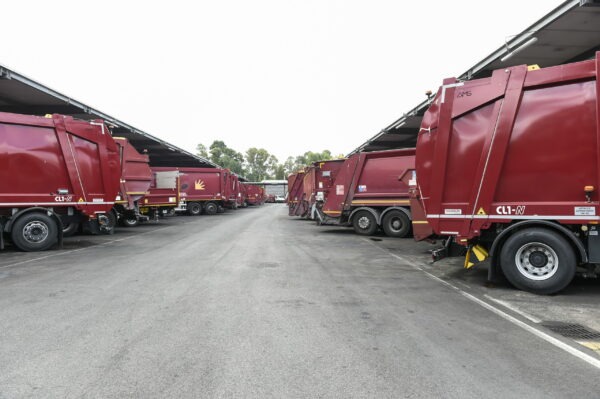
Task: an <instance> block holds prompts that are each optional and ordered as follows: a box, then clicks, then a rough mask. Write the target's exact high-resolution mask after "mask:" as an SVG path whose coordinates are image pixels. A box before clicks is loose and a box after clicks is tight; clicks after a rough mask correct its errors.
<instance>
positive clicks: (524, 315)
mask: <svg viewBox="0 0 600 399" xmlns="http://www.w3.org/2000/svg"><path fill="white" fill-rule="evenodd" d="M483 296H484V297H486V298H487V299H489V300H490V301H493V302H496V303H497V304H500V305H502V306H504V307H505V308H507V309H510V310H512V311H513V312H515V313H517V314H519V315H521V316H523V317H524V318H526V319H527V320H529V321H530V322H532V323H535V324H539V323H541V322H542V321H541V320H540V319H538V318H537V317H533V316H532V315H530V314H529V313H526V312H523V311H522V310H521V309H519V308H517V307H516V306H513V305H511V304H510V303H508V302H506V301H502V300H500V299H496V298H493V297H491V296H489V295H488V294H483Z"/></svg>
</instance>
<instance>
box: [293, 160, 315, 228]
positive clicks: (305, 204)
mask: <svg viewBox="0 0 600 399" xmlns="http://www.w3.org/2000/svg"><path fill="white" fill-rule="evenodd" d="M315 175H316V168H315V166H314V165H311V166H309V167H307V168H305V169H304V175H303V176H302V188H301V193H300V199H299V200H298V204H297V205H296V208H295V210H294V216H300V217H306V216H308V214H309V211H310V204H311V202H312V201H313V200H314V192H315V181H316V178H315Z"/></svg>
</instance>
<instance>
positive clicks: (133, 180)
mask: <svg viewBox="0 0 600 399" xmlns="http://www.w3.org/2000/svg"><path fill="white" fill-rule="evenodd" d="M113 138H114V140H115V142H116V143H117V147H118V149H119V157H120V160H121V181H120V185H119V194H118V195H117V199H116V201H115V206H114V208H113V211H114V212H115V213H116V214H117V216H118V220H119V221H120V222H121V224H122V225H123V226H129V227H131V226H136V225H137V224H138V223H139V222H140V221H141V220H147V219H148V217H147V216H144V215H141V214H140V204H141V201H140V200H141V199H142V198H143V197H144V196H145V195H147V194H149V192H148V190H149V189H150V185H151V184H152V170H151V169H150V165H149V162H150V161H149V158H148V155H146V154H140V153H139V152H137V150H136V149H135V148H134V147H133V146H132V145H131V144H130V143H129V140H127V139H126V138H124V137H113Z"/></svg>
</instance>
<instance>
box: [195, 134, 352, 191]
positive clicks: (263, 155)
mask: <svg viewBox="0 0 600 399" xmlns="http://www.w3.org/2000/svg"><path fill="white" fill-rule="evenodd" d="M196 153H197V154H198V155H199V156H201V157H204V158H206V159H209V160H210V161H212V162H214V163H215V164H217V165H219V166H221V167H223V168H227V169H229V170H231V171H232V172H234V173H236V174H238V175H240V176H243V177H245V178H246V179H248V180H250V181H262V180H267V179H276V180H284V179H286V178H287V176H288V175H289V174H291V173H293V172H296V171H298V170H300V169H302V168H304V167H306V166H310V165H312V164H313V163H315V162H317V161H327V160H329V159H334V158H336V159H339V158H343V157H344V156H343V155H338V156H336V157H333V156H332V155H331V151H329V150H323V151H321V152H313V151H307V152H305V153H304V154H302V155H297V156H295V157H294V156H290V157H287V159H286V160H285V161H284V162H283V163H279V160H278V159H277V157H275V155H272V154H270V153H269V151H267V150H265V149H264V148H255V147H252V148H249V149H248V150H247V151H246V153H245V154H242V153H240V152H238V151H236V150H234V149H233V148H230V147H228V146H227V145H226V144H225V142H223V141H222V140H215V141H213V143H212V144H211V145H210V147H208V148H206V146H205V145H204V144H198V145H197V146H196Z"/></svg>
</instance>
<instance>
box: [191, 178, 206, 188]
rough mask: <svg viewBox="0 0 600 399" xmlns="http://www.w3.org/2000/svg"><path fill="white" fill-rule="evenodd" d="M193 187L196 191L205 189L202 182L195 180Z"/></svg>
mask: <svg viewBox="0 0 600 399" xmlns="http://www.w3.org/2000/svg"><path fill="white" fill-rule="evenodd" d="M194 186H195V187H196V190H204V189H205V188H206V187H205V186H204V182H203V181H202V180H196V181H195V182H194Z"/></svg>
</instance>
